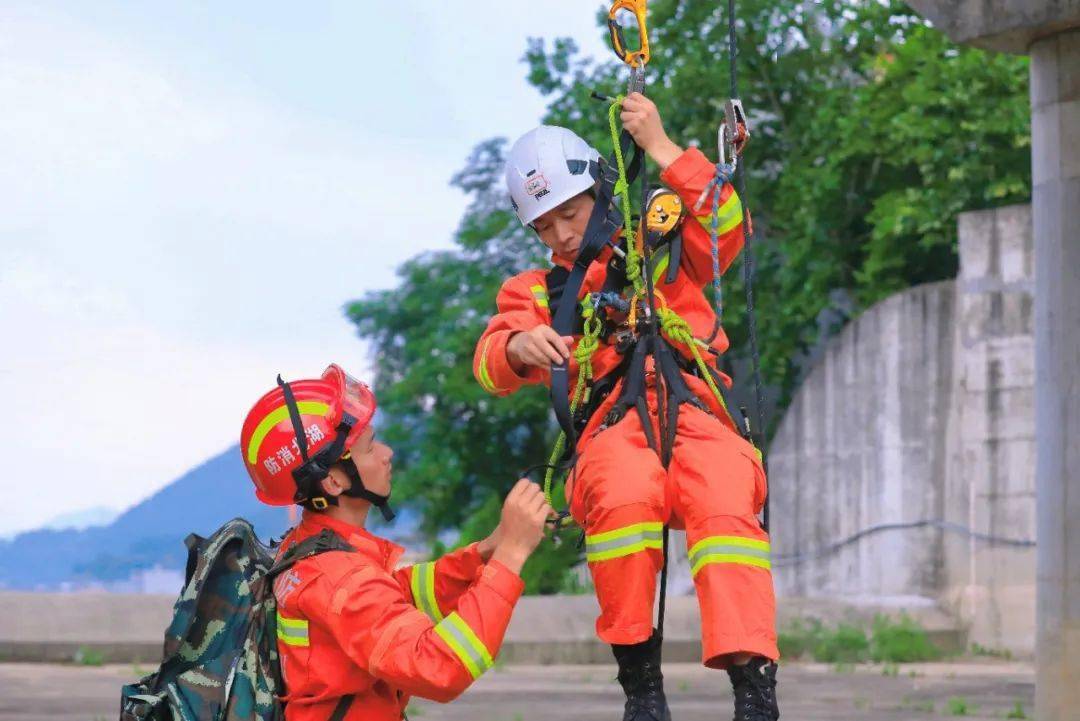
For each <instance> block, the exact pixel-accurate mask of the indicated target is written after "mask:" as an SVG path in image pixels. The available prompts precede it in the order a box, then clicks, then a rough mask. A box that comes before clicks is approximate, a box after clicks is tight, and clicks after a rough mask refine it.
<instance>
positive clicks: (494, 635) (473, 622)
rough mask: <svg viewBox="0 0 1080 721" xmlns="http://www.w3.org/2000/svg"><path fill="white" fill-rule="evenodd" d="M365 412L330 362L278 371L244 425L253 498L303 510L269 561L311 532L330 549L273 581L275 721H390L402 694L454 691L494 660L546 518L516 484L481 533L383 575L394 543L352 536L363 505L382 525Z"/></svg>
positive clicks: (525, 485) (443, 695)
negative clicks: (316, 368) (278, 701)
mask: <svg viewBox="0 0 1080 721" xmlns="http://www.w3.org/2000/svg"><path fill="white" fill-rule="evenodd" d="M374 412H375V397H374V395H373V394H372V392H371V391H370V390H369V389H368V387H367V386H366V385H364V384H363V383H360V382H359V381H356V380H354V379H353V378H351V377H349V376H348V375H347V374H346V373H345V372H344V371H343V370H342V369H341V368H339V367H338V366H336V365H331V366H330V367H329V368H327V369H326V371H325V372H324V373H323V375H322V377H320V378H314V379H309V380H299V381H294V382H291V383H287V382H285V381H282V380H281V378H280V377H279V378H278V387H276V388H274V389H273V390H271V391H270V392H268V393H266V394H265V395H264V396H263V397H262V398H260V399H259V400H258V402H257V403H255V406H254V407H253V408H252V409H251V411H250V412H249V413H248V415H247V418H246V419H245V421H244V425H243V431H242V434H241V451H242V453H243V455H244V459H245V462H246V466H247V469H248V472H249V473H250V475H251V478H252V480H253V481H254V482H255V486H256V491H255V493H256V495H257V496H258V498H259V500H261V501H262V502H264V503H268V504H270V505H275V506H285V505H290V504H294V503H296V504H300V505H301V506H303V508H304V511H303V516H302V520H301V521H300V523H299V525H298V526H297V527H296V528H294V529H293V530H292V531H291V532H290V533H289V534H288V535H287V536H286V537H285V539H284V540H283V542H282V544H281V548H280V552H279V558H280V556H281V555H283V554H285V553H286V552H288V550H289V549H290V548H291V547H293V546H294V545H295V544H300V543H301V542H303V541H305V540H306V539H310V538H313V537H316V536H320V535H321V536H322V537H325V538H326V539H328V540H327V543H328V544H330V546H329V547H331V548H333V549H337V550H331V551H327V552H322V553H319V554H318V555H312V556H310V557H302V558H301V560H299V561H297V562H296V563H295V565H293V566H292V568H291V569H289V570H288V571H287V572H285V573H282V574H281V575H280V576H278V578H277V579H276V581H275V584H274V595H275V597H276V600H277V606H278V619H277V629H278V631H277V633H278V651H279V654H280V659H281V670H282V676H283V679H284V682H285V692H286V693H285V696H284V699H283V700H284V702H285V718H286V719H287V721H306V720H308V719H310V720H312V721H316V720H317V721H326V720H327V719H333V720H334V721H342V719H353V720H354V721H359V720H360V719H363V720H365V721H368V720H370V721H379V720H382V719H386V720H388V721H389V720H391V719H394V720H396V719H401V718H402V717H403V715H404V711H405V708H406V706H407V704H408V701H409V697H410V696H412V695H416V696H420V697H423V698H428V699H433V700H435V701H440V702H447V701H450V700H452V699H454V698H455V697H457V696H458V695H459V694H461V692H462V691H464V690H465V689H466V688H468V687H469V685H470V684H472V682H473V681H475V680H476V679H477V678H479V677H480V675H481V674H482V673H484V671H486V670H487V669H489V668H490V667H491V666H492V664H493V662H494V658H495V657H496V655H497V654H498V651H499V647H500V645H501V643H502V639H503V634H504V633H505V631H506V627H507V625H508V623H509V621H510V615H511V612H512V611H513V609H514V605H515V604H516V602H517V600H518V598H519V596H520V595H521V592H522V589H523V583H522V580H521V578H520V577H519V575H518V574H519V573H520V571H521V567H522V565H523V564H524V562H525V560H526V559H527V558H528V557H529V555H530V554H531V553H532V551H533V550H534V549H535V548H536V546H537V544H538V543H539V542H540V540H541V539H542V538H543V534H544V524H545V521H546V520H547V519H548V518H549V517H550V515H551V514H552V510H551V507H550V506H549V505H548V504H547V502H546V501H545V499H544V496H543V493H542V492H541V491H540V489H539V487H538V486H537V485H535V484H533V483H531V482H529V481H527V480H521V481H519V482H518V484H517V485H515V486H514V488H513V490H512V491H511V492H510V494H509V496H508V497H507V499H506V501H505V504H504V506H503V510H502V518H501V521H500V523H499V525H498V527H497V528H496V529H495V530H494V532H493V533H492V534H491V535H490V536H488V537H487V538H485V539H484V540H482V541H480V542H478V543H474V544H472V545H470V546H467V547H465V548H462V549H460V550H458V551H455V552H452V553H449V554H447V555H445V556H443V557H442V558H440V559H438V560H437V561H433V562H430V563H421V564H417V565H414V566H408V567H405V568H401V569H398V570H395V565H396V564H397V561H398V559H399V557H400V556H401V554H402V551H403V549H401V548H400V547H398V546H396V545H395V544H393V543H391V542H390V541H388V540H385V539H383V538H379V537H378V536H376V535H374V534H372V533H369V532H368V531H367V530H365V529H364V524H365V521H366V519H367V516H368V512H369V510H370V509H371V507H372V506H375V507H376V508H378V509H379V510H380V511H381V512H382V513H383V515H384V516H385V517H386V518H387V519H390V518H392V517H393V512H392V511H391V510H390V508H389V505H388V501H389V497H390V489H391V470H392V469H391V460H392V458H393V452H392V451H391V450H390V448H388V447H387V446H386V445H384V444H383V443H380V442H379V441H378V440H376V439H375V434H374V429H373V427H372V425H371V419H372V416H373V414H374ZM323 550H325V549H323Z"/></svg>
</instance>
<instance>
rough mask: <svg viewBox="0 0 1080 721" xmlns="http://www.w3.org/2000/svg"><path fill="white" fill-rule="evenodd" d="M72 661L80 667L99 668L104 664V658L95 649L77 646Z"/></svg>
mask: <svg viewBox="0 0 1080 721" xmlns="http://www.w3.org/2000/svg"><path fill="white" fill-rule="evenodd" d="M72 661H74V662H75V663H77V664H79V665H80V666H101V665H102V664H104V663H105V656H104V655H103V654H102V653H101V651H98V650H97V649H93V648H87V647H86V646H79V649H78V650H77V651H76V652H75V656H74V657H73V658H72Z"/></svg>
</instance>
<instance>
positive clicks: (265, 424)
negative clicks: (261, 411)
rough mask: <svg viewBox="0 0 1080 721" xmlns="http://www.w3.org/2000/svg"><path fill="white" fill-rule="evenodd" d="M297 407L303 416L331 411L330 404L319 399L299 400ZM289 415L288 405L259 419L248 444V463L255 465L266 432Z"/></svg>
mask: <svg viewBox="0 0 1080 721" xmlns="http://www.w3.org/2000/svg"><path fill="white" fill-rule="evenodd" d="M296 408H297V410H299V411H300V415H302V416H325V415H326V414H327V413H328V412H329V411H330V406H328V405H326V404H325V403H321V402H319V401H297V403H296ZM288 417H289V409H288V407H287V406H281V407H280V408H277V409H275V410H273V411H271V412H270V413H269V414H268V415H267V416H266V418H263V419H262V420H261V421H259V425H257V426H255V432H254V433H252V434H251V441H250V443H249V445H248V463H250V464H251V465H255V462H256V461H258V460H259V446H260V445H262V442H263V439H264V438H266V434H267V433H269V432H270V429H271V428H273V427H274V426H276V425H277V424H278V423H281V422H282V421H283V420H285V419H286V418H288Z"/></svg>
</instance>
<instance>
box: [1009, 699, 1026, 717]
mask: <svg viewBox="0 0 1080 721" xmlns="http://www.w3.org/2000/svg"><path fill="white" fill-rule="evenodd" d="M1005 718H1019V719H1026V718H1027V714H1026V713H1024V705H1023V704H1022V703H1020V702H1019V701H1017V702H1016V703H1014V704H1013V707H1012V710H1011V711H1009V713H1007V714H1005Z"/></svg>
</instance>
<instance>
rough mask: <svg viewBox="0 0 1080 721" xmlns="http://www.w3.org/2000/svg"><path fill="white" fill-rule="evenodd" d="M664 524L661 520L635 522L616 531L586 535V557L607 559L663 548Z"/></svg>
mask: <svg viewBox="0 0 1080 721" xmlns="http://www.w3.org/2000/svg"><path fill="white" fill-rule="evenodd" d="M663 544H664V524H662V523H660V522H659V521H650V522H645V523H635V524H633V525H631V526H625V527H623V528H617V529H615V530H614V531H607V532H605V533H598V534H595V535H592V536H586V537H585V559H586V560H587V561H590V562H597V561H607V560H610V559H612V558H620V557H622V556H629V555H630V554H632V553H638V552H640V551H644V550H646V549H649V548H663Z"/></svg>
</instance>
